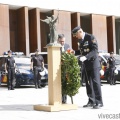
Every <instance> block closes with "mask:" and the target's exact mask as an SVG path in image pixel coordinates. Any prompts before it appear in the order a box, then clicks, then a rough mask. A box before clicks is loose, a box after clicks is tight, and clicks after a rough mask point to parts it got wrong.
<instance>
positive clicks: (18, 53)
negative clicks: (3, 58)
mask: <svg viewBox="0 0 120 120" xmlns="http://www.w3.org/2000/svg"><path fill="white" fill-rule="evenodd" d="M3 55H8V52H4V53H3ZM12 55H24V53H23V52H12Z"/></svg>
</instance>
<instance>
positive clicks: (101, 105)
mask: <svg viewBox="0 0 120 120" xmlns="http://www.w3.org/2000/svg"><path fill="white" fill-rule="evenodd" d="M101 107H103V104H96V105H94V106H93V109H100V108H101Z"/></svg>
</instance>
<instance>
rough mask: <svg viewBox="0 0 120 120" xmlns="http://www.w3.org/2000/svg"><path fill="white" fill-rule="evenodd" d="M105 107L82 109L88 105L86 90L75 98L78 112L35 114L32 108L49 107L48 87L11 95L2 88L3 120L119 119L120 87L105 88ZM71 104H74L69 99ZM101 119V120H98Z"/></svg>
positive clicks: (0, 114) (0, 106) (0, 110)
mask: <svg viewBox="0 0 120 120" xmlns="http://www.w3.org/2000/svg"><path fill="white" fill-rule="evenodd" d="M102 94H103V101H104V107H102V108H101V109H96V110H95V109H92V108H83V107H82V106H83V105H84V104H86V103H87V96H86V89H85V87H81V88H80V89H79V94H77V95H76V96H74V97H73V99H74V104H77V105H78V109H77V110H70V111H60V112H44V111H35V110H34V109H33V105H36V104H48V87H45V88H43V89H35V88H34V87H21V88H17V89H15V90H13V91H8V90H7V88H6V87H5V86H1V87H0V120H49V119H50V120H99V119H105V120H106V119H108V120H109V119H111V120H112V119H114V120H115V119H116V120H118V119H120V84H119V83H118V84H117V85H115V86H110V85H108V84H103V86H102ZM68 103H71V100H70V98H69V97H68ZM99 117H101V118H99Z"/></svg>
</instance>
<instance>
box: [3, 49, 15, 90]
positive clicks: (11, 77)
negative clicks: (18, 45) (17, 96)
mask: <svg viewBox="0 0 120 120" xmlns="http://www.w3.org/2000/svg"><path fill="white" fill-rule="evenodd" d="M5 72H6V73H8V75H7V77H8V81H7V82H8V90H14V87H15V60H14V58H13V57H12V51H11V50H9V51H8V57H7V58H6V59H5Z"/></svg>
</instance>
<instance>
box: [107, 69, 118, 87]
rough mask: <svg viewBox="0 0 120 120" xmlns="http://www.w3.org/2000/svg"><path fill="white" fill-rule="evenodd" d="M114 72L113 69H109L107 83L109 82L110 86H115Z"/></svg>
mask: <svg viewBox="0 0 120 120" xmlns="http://www.w3.org/2000/svg"><path fill="white" fill-rule="evenodd" d="M114 70H115V68H109V81H110V84H111V85H112V84H115V82H116V80H115V74H114Z"/></svg>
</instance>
